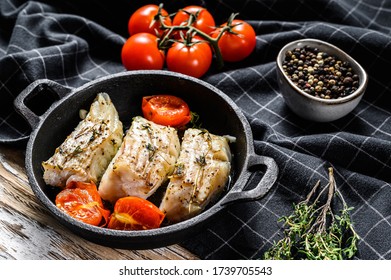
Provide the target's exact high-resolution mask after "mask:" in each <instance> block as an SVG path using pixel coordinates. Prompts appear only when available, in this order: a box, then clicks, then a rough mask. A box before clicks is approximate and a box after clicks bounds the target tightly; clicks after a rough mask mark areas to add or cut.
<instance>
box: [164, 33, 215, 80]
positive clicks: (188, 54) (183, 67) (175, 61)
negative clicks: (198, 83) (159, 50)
mask: <svg viewBox="0 0 391 280" xmlns="http://www.w3.org/2000/svg"><path fill="white" fill-rule="evenodd" d="M166 63H167V68H168V70H171V71H174V72H179V73H182V74H186V75H189V76H193V77H196V78H199V77H201V76H203V75H204V74H205V73H206V72H207V71H208V69H209V67H210V65H211V64H212V50H211V48H210V46H209V44H208V43H207V42H205V41H202V40H199V39H197V38H196V37H194V38H193V39H192V42H191V43H190V44H189V45H187V43H185V42H182V41H178V42H175V43H174V44H173V45H172V46H171V47H170V48H169V49H168V52H167V57H166Z"/></svg>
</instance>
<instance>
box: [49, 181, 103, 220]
mask: <svg viewBox="0 0 391 280" xmlns="http://www.w3.org/2000/svg"><path fill="white" fill-rule="evenodd" d="M55 203H56V206H57V207H58V208H59V209H61V210H62V211H64V212H65V213H67V214H68V215H70V216H71V217H73V218H75V219H77V220H79V221H82V222H84V223H86V224H90V225H94V226H105V225H106V223H107V221H108V218H109V215H110V211H109V210H107V209H105V208H104V207H103V202H102V199H101V198H100V196H99V193H98V190H97V188H96V185H95V184H94V183H93V182H91V183H84V182H76V181H72V182H70V183H68V184H67V186H66V188H65V189H63V190H62V191H61V192H59V193H58V194H57V196H56V199H55Z"/></svg>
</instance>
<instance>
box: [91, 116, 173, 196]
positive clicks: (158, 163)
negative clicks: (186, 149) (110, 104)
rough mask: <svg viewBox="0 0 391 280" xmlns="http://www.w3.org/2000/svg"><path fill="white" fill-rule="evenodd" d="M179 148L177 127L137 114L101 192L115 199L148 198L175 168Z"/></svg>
mask: <svg viewBox="0 0 391 280" xmlns="http://www.w3.org/2000/svg"><path fill="white" fill-rule="evenodd" d="M179 149H180V143H179V138H178V134H177V131H176V129H174V128H172V127H168V126H163V125H158V124H155V123H153V122H151V121H148V120H146V119H145V118H143V117H140V116H137V117H135V118H134V119H133V122H132V125H131V127H130V128H129V130H128V131H127V133H126V135H125V137H124V140H123V143H122V146H121V147H120V149H119V151H118V153H117V154H116V155H115V157H114V158H113V160H112V161H111V163H110V165H109V167H108V168H107V170H106V172H105V173H104V175H103V177H102V181H101V182H100V185H99V194H100V196H101V197H102V198H103V199H104V200H107V201H110V202H112V203H114V202H115V201H116V200H117V199H119V198H121V197H124V196H137V197H141V198H144V199H146V198H148V197H149V196H151V195H152V194H153V193H154V192H155V191H156V190H157V188H158V187H159V186H161V185H162V184H163V183H164V182H166V181H167V176H168V175H170V174H171V173H172V172H173V170H174V166H175V162H176V160H177V158H178V156H179Z"/></svg>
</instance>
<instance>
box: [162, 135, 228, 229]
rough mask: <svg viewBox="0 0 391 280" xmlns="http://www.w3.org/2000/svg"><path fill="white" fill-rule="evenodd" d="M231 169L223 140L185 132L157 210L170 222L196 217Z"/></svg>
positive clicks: (226, 141)
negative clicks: (173, 168)
mask: <svg viewBox="0 0 391 280" xmlns="http://www.w3.org/2000/svg"><path fill="white" fill-rule="evenodd" d="M230 169H231V151H230V147H229V142H228V140H227V138H226V137H224V136H218V135H214V134H211V133H209V132H207V131H205V130H199V129H194V128H190V129H187V130H186V131H185V134H184V136H183V141H182V147H181V151H180V156H179V158H178V161H177V164H176V168H175V170H174V173H173V175H172V176H171V177H170V181H169V184H168V186H167V190H166V193H165V195H164V197H163V199H162V202H161V204H160V210H161V211H163V212H164V213H165V214H166V218H167V220H168V221H169V222H171V223H175V222H180V221H183V220H186V219H189V218H191V217H193V216H195V215H197V214H198V213H200V212H201V211H202V210H204V209H205V207H206V206H207V204H208V203H209V202H210V201H212V200H214V199H215V198H216V197H217V196H218V195H219V194H220V193H221V192H222V191H223V189H224V187H225V185H226V184H227V181H228V178H229V174H230Z"/></svg>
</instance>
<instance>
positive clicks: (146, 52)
mask: <svg viewBox="0 0 391 280" xmlns="http://www.w3.org/2000/svg"><path fill="white" fill-rule="evenodd" d="M121 59H122V64H123V65H124V66H125V68H126V69H127V70H148V69H151V70H161V69H162V68H163V65H164V52H163V51H161V50H159V47H158V37H156V36H155V35H152V34H150V33H137V34H135V35H132V36H131V37H130V38H129V39H128V40H127V41H126V42H125V44H124V45H123V47H122V51H121Z"/></svg>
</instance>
